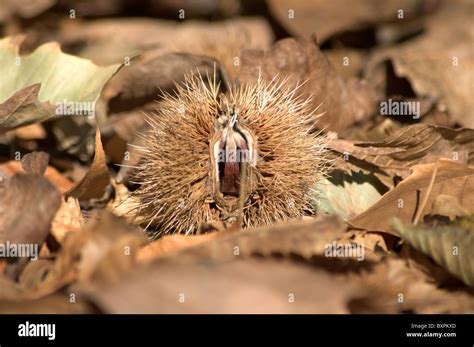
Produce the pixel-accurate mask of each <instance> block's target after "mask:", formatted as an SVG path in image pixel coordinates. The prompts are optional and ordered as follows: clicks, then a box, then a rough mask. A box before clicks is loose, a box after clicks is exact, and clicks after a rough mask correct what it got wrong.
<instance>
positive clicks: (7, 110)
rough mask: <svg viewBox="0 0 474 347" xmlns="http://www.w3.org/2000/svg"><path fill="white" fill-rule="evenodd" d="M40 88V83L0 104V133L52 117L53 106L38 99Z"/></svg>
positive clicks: (22, 90)
mask: <svg viewBox="0 0 474 347" xmlns="http://www.w3.org/2000/svg"><path fill="white" fill-rule="evenodd" d="M40 88H41V83H36V84H33V85H31V86H28V87H25V88H22V89H20V90H17V91H16V92H15V94H13V95H12V96H10V97H9V98H8V99H7V100H6V101H5V102H3V103H1V104H0V132H4V131H7V130H10V129H14V128H17V127H20V126H25V125H28V124H32V123H33V122H42V121H44V120H46V119H49V118H51V117H53V116H54V105H53V104H51V103H49V102H48V101H46V102H41V101H40V100H39V99H38V94H39V92H40ZM32 114H34V117H32V116H31V115H32Z"/></svg>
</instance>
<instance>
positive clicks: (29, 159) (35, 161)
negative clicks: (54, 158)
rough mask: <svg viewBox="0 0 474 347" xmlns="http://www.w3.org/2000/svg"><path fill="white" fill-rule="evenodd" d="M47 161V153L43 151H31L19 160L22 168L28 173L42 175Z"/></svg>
mask: <svg viewBox="0 0 474 347" xmlns="http://www.w3.org/2000/svg"><path fill="white" fill-rule="evenodd" d="M48 163H49V154H48V153H45V152H32V153H28V154H26V155H25V156H24V157H23V159H22V160H21V166H22V167H23V170H25V171H26V172H27V173H30V174H38V175H44V173H45V171H46V168H47V167H48Z"/></svg>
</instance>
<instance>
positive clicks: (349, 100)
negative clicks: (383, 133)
mask: <svg viewBox="0 0 474 347" xmlns="http://www.w3.org/2000/svg"><path fill="white" fill-rule="evenodd" d="M260 74H261V76H262V77H263V78H264V79H266V80H269V81H270V80H272V79H273V78H275V77H276V76H278V78H281V79H284V78H286V77H288V78H289V83H290V84H293V85H295V86H296V85H297V84H298V83H299V84H301V83H303V82H305V81H306V83H305V84H303V85H302V86H301V87H300V89H299V90H298V93H299V94H300V95H301V96H302V97H306V98H307V97H310V96H312V97H313V98H312V101H311V105H312V106H313V109H315V110H316V109H317V111H316V113H318V114H319V113H323V112H324V115H323V116H322V117H321V118H320V123H318V126H319V127H323V126H327V129H330V130H336V131H337V130H342V129H345V128H347V127H350V126H351V125H353V124H354V123H356V122H361V121H364V120H366V119H368V118H369V117H370V116H371V115H372V114H373V113H374V112H375V107H376V95H375V94H374V93H373V91H372V89H371V87H370V86H368V85H367V84H365V83H364V82H362V81H360V80H358V79H355V78H351V79H349V80H347V81H346V80H344V79H343V78H342V77H341V76H340V75H339V74H338V73H337V71H336V70H335V69H334V68H333V67H332V66H331V64H330V63H329V61H328V60H327V58H326V57H325V56H324V54H323V53H322V52H321V51H320V50H319V49H318V47H317V46H316V45H315V44H313V43H312V42H306V41H296V40H294V39H284V40H280V41H278V42H277V43H275V44H274V45H273V46H272V48H271V49H270V50H268V51H264V50H244V51H242V54H241V64H240V74H239V77H238V78H239V80H240V81H241V82H246V83H255V81H257V79H258V77H259V75H260Z"/></svg>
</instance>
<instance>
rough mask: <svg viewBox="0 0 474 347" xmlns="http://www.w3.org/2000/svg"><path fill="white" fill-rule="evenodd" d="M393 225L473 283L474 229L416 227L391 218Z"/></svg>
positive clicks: (416, 245)
mask: <svg viewBox="0 0 474 347" xmlns="http://www.w3.org/2000/svg"><path fill="white" fill-rule="evenodd" d="M392 224H393V226H394V228H395V229H396V230H397V231H398V233H399V234H400V235H401V237H402V239H404V240H406V241H407V242H408V243H409V244H410V245H412V246H413V247H415V248H416V249H418V250H420V251H421V252H423V253H424V254H426V255H428V256H430V257H431V258H433V260H434V261H435V262H436V263H437V264H438V265H440V266H442V267H444V268H445V269H447V270H448V271H449V272H450V273H452V274H453V275H455V276H456V277H458V278H459V279H461V280H462V281H463V282H464V283H466V284H467V285H469V286H471V287H474V256H473V252H472V250H473V248H474V230H467V229H464V228H460V227H456V226H452V225H450V226H443V227H436V228H431V229H427V228H416V227H410V226H407V225H404V224H403V223H402V222H401V221H400V220H398V219H396V220H394V221H392Z"/></svg>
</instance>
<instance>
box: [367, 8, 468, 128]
mask: <svg viewBox="0 0 474 347" xmlns="http://www.w3.org/2000/svg"><path fill="white" fill-rule="evenodd" d="M472 11H473V6H472V2H469V1H465V2H463V1H455V2H449V3H445V4H444V6H442V8H441V10H440V11H438V12H437V13H435V14H433V15H432V16H430V17H427V18H426V21H425V23H426V24H425V26H426V27H425V30H424V32H423V34H422V35H420V36H419V37H415V38H413V39H412V40H409V41H407V42H405V43H403V44H401V45H396V46H393V47H389V48H386V49H382V50H380V51H379V52H377V53H376V54H374V55H373V56H372V58H371V59H370V60H369V61H368V66H367V70H366V74H365V75H366V78H367V79H368V80H369V81H371V82H373V83H372V84H373V85H374V86H376V87H378V88H379V89H380V90H386V88H387V83H389V81H388V80H387V73H386V62H391V63H392V65H393V69H394V72H395V74H396V76H398V77H401V78H406V79H407V80H408V81H409V83H410V86H411V88H412V89H413V91H414V92H415V94H416V95H417V96H418V97H419V98H424V99H432V100H437V105H436V107H437V109H438V110H439V111H441V112H447V113H448V115H449V116H450V118H451V121H452V124H456V123H457V124H460V125H461V126H464V127H469V128H474V116H473V113H472V110H473V109H474V102H473V98H472V81H473V79H474V55H473V52H472V42H473V41H474V31H473V30H472ZM390 96H391V95H387V97H390Z"/></svg>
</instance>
